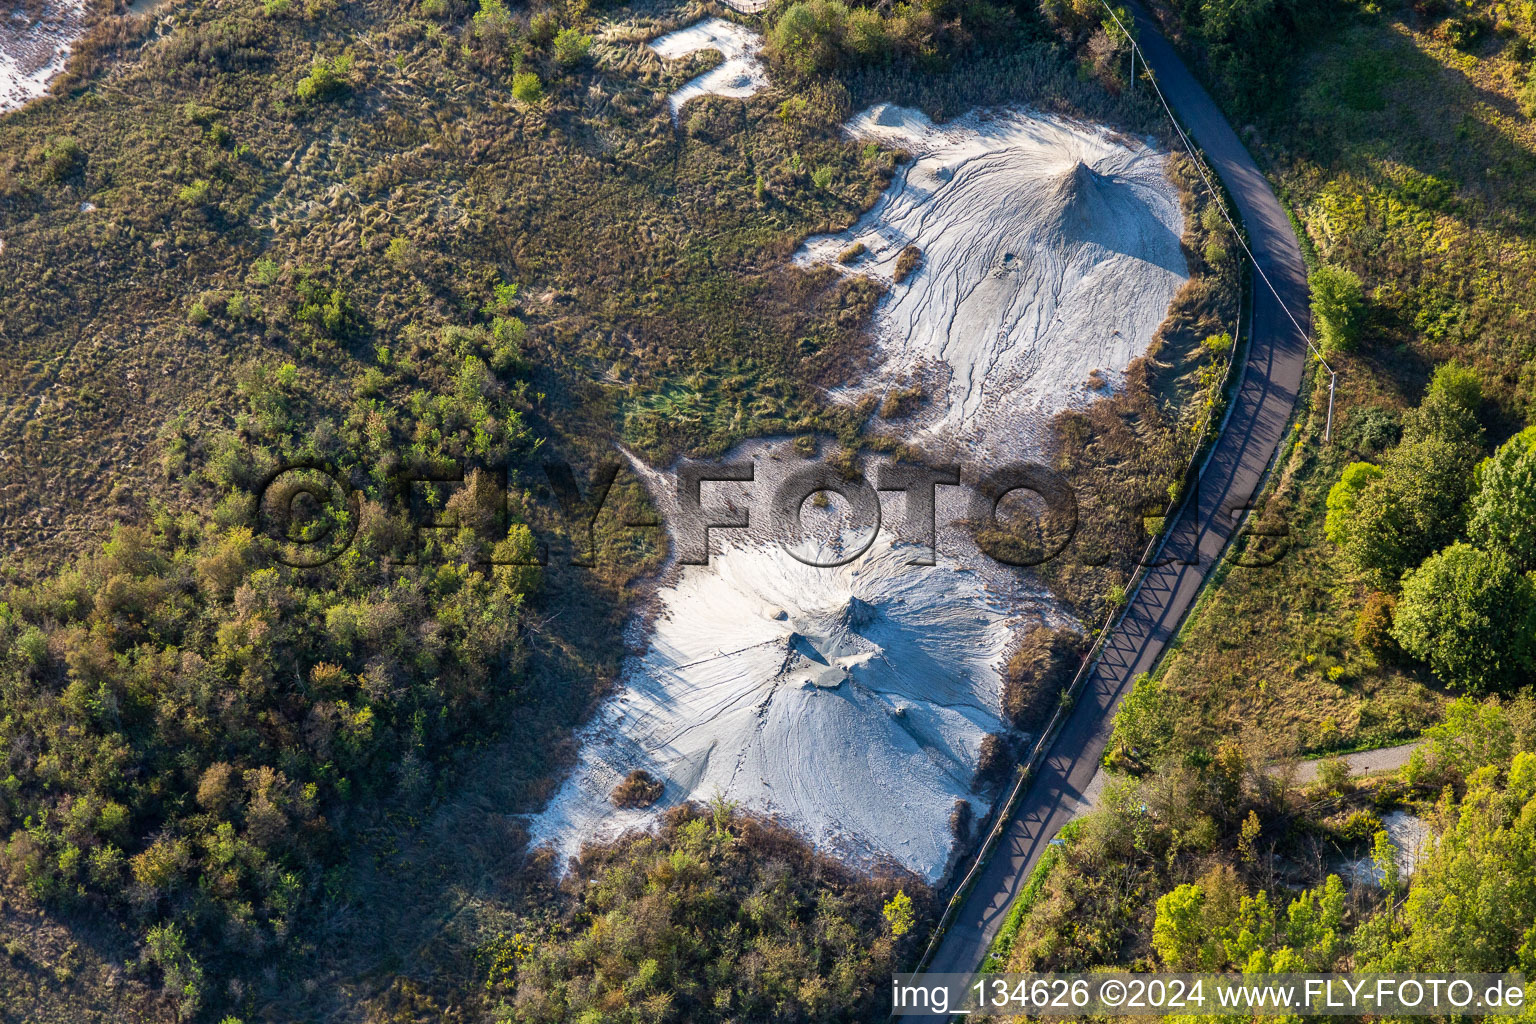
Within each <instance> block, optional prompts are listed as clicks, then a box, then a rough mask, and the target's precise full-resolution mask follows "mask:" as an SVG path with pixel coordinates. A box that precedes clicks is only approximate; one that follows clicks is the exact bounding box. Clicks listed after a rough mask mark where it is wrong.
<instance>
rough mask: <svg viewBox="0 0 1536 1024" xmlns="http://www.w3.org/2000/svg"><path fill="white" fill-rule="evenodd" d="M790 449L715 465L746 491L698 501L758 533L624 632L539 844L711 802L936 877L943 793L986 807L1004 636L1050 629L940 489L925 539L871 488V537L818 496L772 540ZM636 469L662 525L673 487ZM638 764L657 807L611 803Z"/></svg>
mask: <svg viewBox="0 0 1536 1024" xmlns="http://www.w3.org/2000/svg"><path fill="white" fill-rule="evenodd" d="M792 447H793V446H792V443H791V442H789V441H770V442H763V441H758V442H748V443H746V444H744V445H742V446H740V447H739V448H738V449H737V450H735V451H733V452H732V453H731V454H730V456H729V458H730V459H731V460H733V461H736V460H750V461H751V462H753V464H754V479H753V481H752V482H751V483H750V484H740V483H720V484H706V485H705V486H704V487H703V488H702V489H701V498H702V501H703V504H704V506H705V507H706V508H708V509H712V510H724V509H727V508H734V509H740V510H745V511H746V512H747V513H748V518H749V520H750V524H751V525H750V526H748V527H746V528H731V529H718V528H717V529H715V530H713V531H711V533H712V535H713V538H712V543H713V548H714V554H712V556H711V558H710V560H709V564H708V565H676V564H674V565H672V566H670V567H669V568H668V569H667V570H666V571H665V572H664V573H663V578H662V580H661V581H660V585H659V586H658V588H657V591H656V597H655V601H654V606H653V607H652V608H651V609H650V614H649V615H648V616H647V617H646V619H645V621H644V629H645V635H643V636H641V637H638V638H636V639H638V640H639V642H640V645H641V646H642V647H643V650H644V653H643V654H641V655H640V656H638V657H635V658H632V659H631V660H630V663H629V664H628V665H627V666H626V670H625V675H624V679H623V688H622V689H621V691H620V692H619V693H618V694H617V695H616V696H615V697H614V698H612V699H611V700H609V701H608V702H607V703H606V704H605V705H604V706H603V708H602V709H601V710H600V711H599V712H598V715H597V717H596V720H595V721H594V722H593V723H592V724H591V725H590V726H589V727H588V728H587V729H586V730H585V731H584V733H583V735H582V737H581V743H582V750H581V755H580V760H579V763H578V765H577V767H576V770H575V771H574V772H573V773H572V775H571V776H570V778H569V779H568V780H567V781H566V782H565V784H564V785H563V787H562V788H561V790H560V791H559V792H558V793H557V795H556V796H555V798H554V799H553V800H551V802H550V805H549V808H548V809H547V810H546V811H545V813H544V814H542V815H540V816H539V817H538V818H536V819H535V821H534V824H533V829H532V831H533V834H534V838H535V841H536V842H549V843H551V844H552V845H554V846H555V847H556V848H557V850H558V852H559V853H560V854H562V855H573V854H575V853H577V852H578V851H579V849H580V846H581V844H582V843H583V842H586V841H594V840H597V841H603V840H611V839H614V838H617V837H618V836H619V835H620V834H622V833H623V832H624V831H626V830H628V829H631V828H636V827H640V826H644V825H645V824H647V823H648V822H650V821H652V820H654V817H655V814H656V812H657V810H658V809H659V808H661V807H665V806H670V805H672V804H676V803H678V802H681V801H684V800H698V801H707V800H709V799H711V798H713V797H714V796H715V795H716V794H717V793H718V794H720V795H722V796H725V797H727V798H729V799H731V800H735V801H739V802H741V803H743V804H745V805H746V806H747V807H749V808H752V809H753V810H757V811H762V812H766V813H770V814H773V815H775V816H776V817H778V818H779V820H780V821H782V822H783V823H784V824H786V825H788V826H790V827H791V828H793V829H795V830H796V831H798V832H800V833H801V834H802V835H804V836H806V837H807V838H808V839H810V840H812V841H813V842H814V843H815V844H816V845H817V846H818V847H819V848H821V849H823V850H827V851H830V852H833V853H836V854H837V855H839V856H841V857H843V858H844V859H846V860H849V861H852V862H855V863H862V864H874V863H876V862H880V861H894V862H896V863H899V864H900V865H902V866H903V867H905V868H907V869H909V870H912V871H915V872H916V873H918V874H920V875H922V876H924V877H926V878H928V879H930V880H935V879H937V878H938V877H939V876H940V875H941V874H942V873H943V871H944V869H945V868H946V866H947V864H948V858H949V855H950V849H951V846H952V845H953V836H952V834H951V832H950V826H949V818H950V814H951V812H952V810H953V809H954V807H955V804H956V802H957V801H965V802H967V803H970V804H971V805H972V811H973V813H976V814H980V813H982V812H984V811H985V809H986V808H985V806H984V801H982V800H981V799H980V798H979V797H978V795H977V794H976V792H975V789H974V778H975V774H976V768H977V764H978V760H979V755H980V749H981V744H982V741H983V739H984V738H985V737H986V736H987V735H988V734H989V733H994V732H999V731H1002V730H1004V729H1005V728H1006V726H1005V725H1004V724H1003V712H1002V707H1001V693H1000V688H999V683H998V680H999V669H1000V667H1001V664H1002V661H1003V659H1004V657H1005V655H1006V651H1007V649H1008V646H1009V643H1010V641H1011V638H1012V637H1013V635H1014V633H1015V631H1016V630H1018V629H1019V628H1020V626H1021V625H1022V624H1029V625H1034V624H1039V623H1044V622H1049V623H1050V624H1052V625H1057V624H1062V623H1063V622H1064V621H1065V620H1064V618H1063V617H1062V616H1061V615H1060V614H1059V613H1058V612H1056V611H1055V608H1054V602H1053V601H1052V599H1051V597H1050V595H1049V594H1048V593H1047V592H1045V591H1044V590H1043V589H1037V588H1031V587H1030V586H1029V585H1027V584H1025V583H1024V582H1023V581H1022V580H1021V579H1020V578H1019V577H1018V576H1017V575H1016V574H1014V573H1011V572H1010V571H1008V570H1006V569H1005V568H1004V567H1002V566H999V565H997V564H996V563H993V562H991V561H990V560H989V559H986V558H985V557H984V556H983V555H981V553H980V552H979V551H978V550H977V549H976V547H975V544H974V542H972V541H971V540H970V538H969V536H968V534H967V532H966V531H965V528H964V526H963V524H964V522H965V520H966V518H967V516H968V515H971V514H973V513H974V509H973V508H972V507H971V506H970V505H969V504H968V502H969V501H970V500H971V494H970V492H969V490H968V489H967V488H965V487H963V486H957V487H951V486H940V487H938V488H937V489H936V492H935V499H936V502H935V509H934V513H933V523H934V526H935V529H934V535H933V536H932V537H930V536H928V535H927V531H926V530H925V529H923V528H922V527H918V528H916V529H913V528H912V527H911V524H909V522H908V519H907V509H906V497H905V494H904V493H903V492H901V491H893V492H881V493H880V496H879V497H880V504H881V512H880V516H879V524H878V525H875V524H873V523H859V524H857V525H854V526H852V527H850V526H849V523H848V519H854V518H857V517H856V516H854V515H852V514H851V509H850V507H849V506H848V505H847V504H846V502H845V501H844V499H842V498H841V497H833V498H830V499H829V500H828V502H827V503H826V505H825V506H824V507H819V506H817V505H816V504H815V503H814V502H805V503H804V504H803V505H802V506H801V508H800V513H799V514H800V517H801V523H802V524H803V526H804V531H803V534H801V535H799V536H798V537H795V538H787V537H784V536H781V535H780V533H779V531H778V530H777V528H776V527H775V525H774V520H773V507H772V506H773V499H772V495H773V494H774V492H775V491H776V489H777V488H778V487H779V485H780V484H781V483H782V482H783V481H785V480H786V479H789V478H790V477H792V475H794V474H795V473H797V472H800V471H804V470H805V469H806V468H807V467H810V466H813V465H815V463H814V462H812V461H811V460H807V459H803V458H801V457H799V456H797V455H795V454H794V452H793V450H792ZM881 461H882V460H879V459H872V460H870V462H869V465H868V466H867V467H866V469H867V470H868V472H867V474H866V478H867V479H876V478H877V477H878V473H879V465H880V463H881ZM642 475H643V476H646V477H648V478H649V479H648V483H650V484H651V485H652V490H653V493H654V494H655V495H656V497H657V500H658V503H659V504H660V505H661V507H662V509H663V512H664V518H665V519H666V520H667V521H668V522H676V521H677V511H676V507H675V503H674V502H673V501H672V500H671V498H669V495H675V493H676V489H675V483H674V479H673V477H672V475H671V474H668V473H659V474H658V473H653V472H648V471H642ZM669 506H670V507H669ZM845 516H846V517H847V518H846V519H845ZM922 518H923V517H921V516H920V517H919V519H922ZM790 539H793V540H794V541H795V542H794V543H785V541H786V540H790ZM860 552H862V553H860ZM856 553H857V557H853V558H852V560H851V561H848V562H846V564H842V565H836V566H829V565H825V564H807V563H829V562H836V561H842V560H843V559H845V558H849V557H850V556H852V555H854V554H856ZM930 557H931V558H932V560H933V562H934V563H935V564H933V565H920V564H913V562H914V561H918V562H921V561H923V560H926V559H927V558H930ZM636 769H640V770H643V771H645V772H647V773H648V774H649V775H651V776H652V777H653V778H655V779H657V780H659V781H661V782H663V783H664V784H665V787H666V788H665V790H664V792H663V793H662V795H661V799H660V801H659V802H658V804H657V805H656V806H655V807H651V808H628V809H621V808H616V807H615V806H614V805H613V803H612V802H611V799H610V795H611V794H612V793H613V791H614V789H615V787H617V786H618V785H619V784H620V783H621V782H622V781H623V780H624V778H625V777H626V776H627V775H628V774H629V773H630V772H632V771H635V770H636Z"/></svg>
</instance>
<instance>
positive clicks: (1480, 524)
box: [1467, 427, 1536, 570]
mask: <svg viewBox="0 0 1536 1024" xmlns="http://www.w3.org/2000/svg"><path fill="white" fill-rule="evenodd" d="M1470 512H1471V516H1470V519H1469V521H1468V523H1467V534H1468V536H1469V537H1470V538H1471V539H1472V542H1473V543H1474V544H1477V545H1478V546H1479V547H1482V548H1485V549H1487V550H1489V551H1502V552H1504V553H1505V554H1507V555H1509V556H1510V557H1511V558H1513V559H1514V560H1515V564H1517V565H1518V566H1520V568H1522V569H1525V570H1530V569H1536V427H1527V428H1526V429H1525V430H1523V431H1521V432H1520V433H1519V434H1516V435H1515V436H1514V437H1512V438H1510V439H1509V440H1508V441H1507V442H1505V443H1504V445H1503V446H1502V447H1500V448H1499V450H1498V451H1497V452H1495V453H1494V455H1493V456H1492V457H1491V458H1489V459H1487V460H1486V461H1484V462H1483V463H1482V465H1480V466H1478V467H1477V478H1476V489H1475V493H1474V494H1473V496H1472V503H1471V507H1470Z"/></svg>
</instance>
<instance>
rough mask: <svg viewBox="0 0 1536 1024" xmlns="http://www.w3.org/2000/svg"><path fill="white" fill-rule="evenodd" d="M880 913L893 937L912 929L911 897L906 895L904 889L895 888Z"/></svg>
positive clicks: (899, 936)
mask: <svg viewBox="0 0 1536 1024" xmlns="http://www.w3.org/2000/svg"><path fill="white" fill-rule="evenodd" d="M882 913H883V915H884V917H885V922H886V924H888V925H890V926H891V935H892V936H894V937H895V938H898V939H899V938H901V937H902V936H903V935H905V934H907V932H909V931H911V930H912V918H913V915H912V897H910V896H908V895H907V893H906V890H905V889H897V890H896V895H895V896H892V897H891V899H890V902H888V903H886V905H885V909H884V910H883V911H882Z"/></svg>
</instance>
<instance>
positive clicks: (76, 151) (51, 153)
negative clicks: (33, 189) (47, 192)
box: [43, 136, 85, 182]
mask: <svg viewBox="0 0 1536 1024" xmlns="http://www.w3.org/2000/svg"><path fill="white" fill-rule="evenodd" d="M84 170H85V149H84V148H83V147H82V146H81V145H80V143H79V142H78V141H76V140H75V139H72V138H69V137H68V136H65V137H62V138H49V139H48V141H47V142H46V143H45V144H44V146H43V178H44V179H45V180H47V181H52V182H61V181H65V180H67V179H69V178H72V177H75V176H76V175H78V174H80V173H81V172H82V171H84Z"/></svg>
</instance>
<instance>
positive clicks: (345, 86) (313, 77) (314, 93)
mask: <svg viewBox="0 0 1536 1024" xmlns="http://www.w3.org/2000/svg"><path fill="white" fill-rule="evenodd" d="M353 64H354V61H353V57H352V55H351V54H350V53H343V54H340V55H339V56H336V57H332V58H330V59H329V60H327V59H326V58H324V57H321V58H319V59H318V60H316V61H315V63H314V64H313V65H312V66H311V67H310V70H309V74H307V75H305V76H304V77H303V78H301V79H299V84H298V85H297V86H296V87H295V88H294V95H295V96H297V97H298V98H299V99H301V100H304V101H305V102H312V101H313V102H324V101H325V100H331V99H336V98H339V97H341V96H343V95H345V94H346V93H348V92H350V91H351V90H352V81H351V79H352V69H353Z"/></svg>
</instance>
